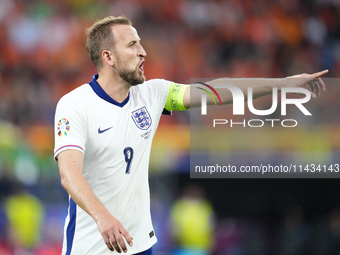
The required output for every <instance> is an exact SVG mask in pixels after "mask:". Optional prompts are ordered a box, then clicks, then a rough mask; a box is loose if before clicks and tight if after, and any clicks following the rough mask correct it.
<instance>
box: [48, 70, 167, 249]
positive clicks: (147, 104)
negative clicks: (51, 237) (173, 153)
mask: <svg viewBox="0 0 340 255" xmlns="http://www.w3.org/2000/svg"><path fill="white" fill-rule="evenodd" d="M97 78H98V76H97V75H96V76H94V77H93V79H92V81H91V82H90V83H89V84H84V85H82V86H80V87H78V88H77V89H75V90H73V91H71V92H70V93H68V94H66V95H65V96H63V97H62V98H61V99H60V101H59V103H58V105H57V110H56V114H55V149H54V152H55V158H56V159H57V156H58V154H59V153H61V152H62V151H64V150H68V149H74V150H79V151H81V152H83V153H84V167H83V175H84V177H85V178H86V180H87V182H88V183H89V184H90V186H91V188H92V190H93V192H94V194H95V195H96V196H97V197H98V199H99V200H100V201H101V202H102V203H103V204H104V205H105V206H106V208H107V209H108V210H109V211H110V212H111V214H112V215H113V216H114V217H116V218H117V219H118V220H120V221H121V222H122V224H123V226H124V227H125V228H126V229H127V231H128V232H129V233H130V235H131V236H132V237H133V243H134V245H133V247H129V246H128V245H127V247H128V253H127V254H134V253H138V252H142V251H144V250H147V249H149V248H150V247H151V246H152V245H153V244H154V243H155V242H156V241H157V239H156V237H155V236H152V237H150V235H149V233H151V232H152V231H153V227H152V222H151V215H150V194H149V183H148V165H149V157H150V151H151V143H152V139H153V137H154V134H155V132H156V129H157V126H158V123H159V119H160V116H161V114H162V111H163V108H164V105H165V102H166V98H167V95H168V90H169V86H170V84H171V82H169V81H165V80H160V79H155V80H150V81H146V82H144V83H143V84H141V85H137V86H133V87H131V88H130V92H129V95H128V97H127V98H126V99H125V100H124V101H123V102H121V103H119V102H116V101H115V100H113V99H112V98H111V97H110V96H108V95H107V94H106V92H105V91H104V90H103V89H102V88H101V87H100V86H99V84H98V83H97V81H96V79H97ZM112 253H116V252H111V251H109V250H108V248H107V247H106V245H105V243H104V240H103V238H102V236H101V235H100V232H99V231H98V229H97V225H96V223H95V221H94V220H93V218H92V217H91V216H89V215H88V214H87V213H86V212H85V211H83V210H82V209H81V208H80V207H79V206H77V205H76V204H75V203H74V201H73V200H72V198H70V206H69V210H68V216H67V217H66V220H65V227H64V241H63V254H65V255H69V254H112Z"/></svg>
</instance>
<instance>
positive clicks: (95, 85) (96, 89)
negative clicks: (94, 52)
mask: <svg viewBox="0 0 340 255" xmlns="http://www.w3.org/2000/svg"><path fill="white" fill-rule="evenodd" d="M98 77H99V75H98V74H95V75H93V76H92V81H91V82H89V84H90V86H91V88H92V89H93V91H94V92H95V93H96V94H97V95H98V96H99V97H100V98H102V99H104V100H105V101H107V102H109V103H111V104H114V105H116V106H119V107H123V106H124V105H126V104H127V102H129V99H130V92H129V95H128V96H127V98H125V100H124V101H123V102H121V103H118V102H117V101H116V100H114V99H113V98H112V97H110V96H109V95H108V94H107V93H106V92H105V91H104V90H103V89H102V87H100V85H99V84H98V82H97V79H98Z"/></svg>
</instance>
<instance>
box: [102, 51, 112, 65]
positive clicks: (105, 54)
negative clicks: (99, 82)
mask: <svg viewBox="0 0 340 255" xmlns="http://www.w3.org/2000/svg"><path fill="white" fill-rule="evenodd" d="M102 60H103V62H104V63H106V64H108V65H110V66H113V65H114V64H115V59H114V57H113V54H112V52H111V51H109V50H103V51H102Z"/></svg>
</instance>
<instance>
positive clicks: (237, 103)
mask: <svg viewBox="0 0 340 255" xmlns="http://www.w3.org/2000/svg"><path fill="white" fill-rule="evenodd" d="M198 83H199V84H201V85H203V86H205V87H207V89H205V88H201V87H196V88H198V89H200V90H203V91H204V92H206V93H204V94H202V96H201V115H207V94H208V95H209V96H210V97H211V98H212V100H213V102H214V104H215V105H217V103H216V100H215V98H214V96H213V94H215V95H216V97H217V98H218V100H219V102H220V104H221V105H223V104H222V100H221V97H220V95H219V94H218V92H217V91H216V89H228V90H229V91H230V93H231V95H232V102H233V103H232V105H233V115H244V114H245V110H244V106H245V95H244V93H243V91H242V90H241V89H240V88H238V87H236V86H234V85H231V84H217V85H215V86H214V87H212V86H211V85H208V84H206V83H203V82H198ZM208 89H209V90H210V91H211V92H210V91H209V90H208ZM220 91H221V90H220ZM220 93H221V92H220ZM289 93H294V94H300V95H303V96H304V97H302V98H287V94H289ZM278 97H279V95H278V88H273V89H272V105H271V107H270V108H269V109H267V110H258V109H255V107H254V104H253V88H252V87H248V88H247V105H248V109H249V111H250V112H251V113H252V114H254V115H257V116H266V115H270V114H272V113H274V112H275V111H276V109H277V107H278ZM310 99H311V92H310V91H309V90H308V89H305V88H300V87H283V88H281V116H286V115H287V105H295V106H296V107H297V108H298V109H299V110H300V111H301V112H302V113H303V114H304V115H305V116H312V114H311V113H310V112H309V111H308V110H307V109H306V107H305V106H304V105H303V104H305V103H307V102H308V101H309V100H310ZM265 122H269V123H271V127H274V125H275V122H280V123H281V126H283V127H295V126H297V124H298V122H297V121H296V120H295V119H283V120H281V119H265V120H262V119H250V120H248V121H246V120H245V119H244V120H243V121H242V122H235V121H234V122H233V120H232V119H231V120H227V119H213V127H216V125H225V124H228V123H229V124H230V127H233V126H235V125H242V126H243V127H246V126H249V127H262V126H264V124H265ZM288 123H290V125H289V124H288Z"/></svg>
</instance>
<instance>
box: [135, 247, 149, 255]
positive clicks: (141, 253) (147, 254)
mask: <svg viewBox="0 0 340 255" xmlns="http://www.w3.org/2000/svg"><path fill="white" fill-rule="evenodd" d="M135 255H153V253H152V247H151V248H150V249H148V250H146V251H142V252H140V253H136V254H135Z"/></svg>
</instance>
